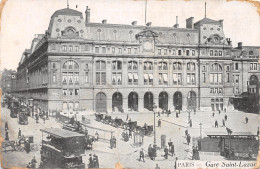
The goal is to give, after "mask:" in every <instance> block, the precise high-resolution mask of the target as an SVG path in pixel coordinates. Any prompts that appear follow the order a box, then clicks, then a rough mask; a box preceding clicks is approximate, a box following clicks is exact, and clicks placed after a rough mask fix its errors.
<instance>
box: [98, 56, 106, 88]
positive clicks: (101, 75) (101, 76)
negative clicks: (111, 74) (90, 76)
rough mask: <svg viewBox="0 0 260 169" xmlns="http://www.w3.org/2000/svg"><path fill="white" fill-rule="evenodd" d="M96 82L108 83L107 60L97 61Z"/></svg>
mask: <svg viewBox="0 0 260 169" xmlns="http://www.w3.org/2000/svg"><path fill="white" fill-rule="evenodd" d="M96 84H97V85H106V62H105V61H103V60H98V61H96Z"/></svg>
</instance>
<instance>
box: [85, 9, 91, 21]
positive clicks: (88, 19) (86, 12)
mask: <svg viewBox="0 0 260 169" xmlns="http://www.w3.org/2000/svg"><path fill="white" fill-rule="evenodd" d="M85 14H86V23H89V22H90V9H89V8H88V6H87V8H86V11H85Z"/></svg>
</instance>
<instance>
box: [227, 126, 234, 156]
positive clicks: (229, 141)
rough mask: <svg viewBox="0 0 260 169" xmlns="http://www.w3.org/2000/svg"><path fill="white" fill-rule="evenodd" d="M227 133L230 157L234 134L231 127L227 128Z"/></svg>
mask: <svg viewBox="0 0 260 169" xmlns="http://www.w3.org/2000/svg"><path fill="white" fill-rule="evenodd" d="M226 130H227V133H228V150H229V151H228V158H230V152H231V134H232V132H233V131H232V130H231V129H230V128H226Z"/></svg>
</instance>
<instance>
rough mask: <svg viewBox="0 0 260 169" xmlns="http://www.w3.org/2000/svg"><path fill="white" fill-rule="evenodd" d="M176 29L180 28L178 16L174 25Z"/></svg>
mask: <svg viewBox="0 0 260 169" xmlns="http://www.w3.org/2000/svg"><path fill="white" fill-rule="evenodd" d="M173 27H174V28H179V24H178V16H176V24H175V25H173Z"/></svg>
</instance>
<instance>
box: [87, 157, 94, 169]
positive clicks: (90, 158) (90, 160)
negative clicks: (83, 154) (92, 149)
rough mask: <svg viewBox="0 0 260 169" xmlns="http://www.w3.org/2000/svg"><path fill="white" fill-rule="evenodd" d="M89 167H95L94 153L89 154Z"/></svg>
mask: <svg viewBox="0 0 260 169" xmlns="http://www.w3.org/2000/svg"><path fill="white" fill-rule="evenodd" d="M88 168H94V166H93V159H92V154H89V158H88Z"/></svg>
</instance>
